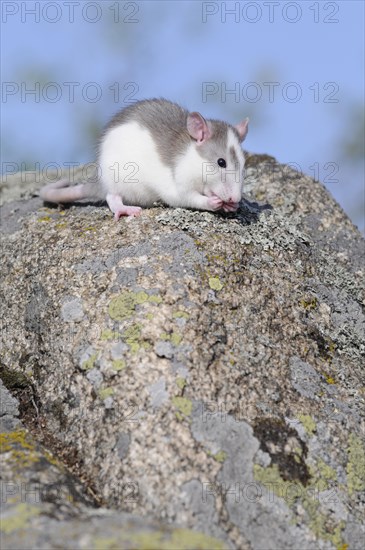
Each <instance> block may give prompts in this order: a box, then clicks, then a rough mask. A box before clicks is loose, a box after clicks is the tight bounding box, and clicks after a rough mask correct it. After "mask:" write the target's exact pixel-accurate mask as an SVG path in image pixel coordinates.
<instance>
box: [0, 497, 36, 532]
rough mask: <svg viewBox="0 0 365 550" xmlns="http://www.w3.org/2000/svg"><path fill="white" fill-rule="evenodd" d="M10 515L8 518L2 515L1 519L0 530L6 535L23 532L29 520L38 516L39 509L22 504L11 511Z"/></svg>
mask: <svg viewBox="0 0 365 550" xmlns="http://www.w3.org/2000/svg"><path fill="white" fill-rule="evenodd" d="M10 513H11V515H9V516H8V517H6V516H5V515H4V514H3V517H2V518H1V530H2V532H3V533H6V534H9V533H13V532H14V531H20V530H25V529H26V528H27V527H28V526H29V524H30V520H31V519H33V518H34V517H35V516H38V515H39V514H40V509H39V508H37V507H36V506H30V505H29V504H26V503H24V502H22V503H20V504H18V505H17V506H15V507H14V508H13V509H11V511H10ZM19 536H20V534H19Z"/></svg>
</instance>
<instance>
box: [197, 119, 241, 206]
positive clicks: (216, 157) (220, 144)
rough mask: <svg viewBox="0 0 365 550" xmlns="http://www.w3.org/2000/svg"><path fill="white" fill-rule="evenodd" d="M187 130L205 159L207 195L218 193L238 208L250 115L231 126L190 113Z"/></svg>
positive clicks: (204, 170) (204, 189)
mask: <svg viewBox="0 0 365 550" xmlns="http://www.w3.org/2000/svg"><path fill="white" fill-rule="evenodd" d="M187 129H188V132H189V134H190V136H191V137H192V138H193V139H194V140H195V141H196V150H197V152H198V153H199V155H200V156H201V157H202V160H203V162H202V183H203V194H204V195H207V196H208V197H209V196H212V195H216V196H217V197H219V198H220V199H221V200H222V201H223V202H224V203H225V204H226V205H227V209H230V210H237V208H238V203H239V202H240V200H241V198H242V188H243V178H244V165H245V158H244V155H243V151H242V149H241V142H242V141H243V140H244V139H245V137H246V134H247V132H248V118H246V119H245V120H243V121H242V122H240V123H239V124H237V125H236V126H230V125H229V124H226V123H225V122H221V121H219V120H208V121H206V120H205V119H204V117H202V115H201V114H200V113H189V115H188V119H187Z"/></svg>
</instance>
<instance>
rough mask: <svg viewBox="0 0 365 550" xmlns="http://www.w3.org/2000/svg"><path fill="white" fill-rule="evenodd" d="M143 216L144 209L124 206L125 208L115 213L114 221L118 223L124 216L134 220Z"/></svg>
mask: <svg viewBox="0 0 365 550" xmlns="http://www.w3.org/2000/svg"><path fill="white" fill-rule="evenodd" d="M141 214H142V208H140V207H139V206H123V208H121V209H119V210H116V211H115V212H114V219H115V220H116V221H118V220H119V218H121V217H122V216H131V217H132V218H133V217H135V216H140V215H141Z"/></svg>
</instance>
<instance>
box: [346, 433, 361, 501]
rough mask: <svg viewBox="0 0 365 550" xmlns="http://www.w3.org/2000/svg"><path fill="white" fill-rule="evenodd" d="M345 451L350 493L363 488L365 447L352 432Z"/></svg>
mask: <svg viewBox="0 0 365 550" xmlns="http://www.w3.org/2000/svg"><path fill="white" fill-rule="evenodd" d="M347 452H348V456H349V458H348V462H347V466H346V472H347V486H348V488H349V493H350V495H352V494H353V493H354V492H355V491H364V490H365V448H364V446H363V444H362V441H361V439H360V438H359V437H357V436H356V435H354V434H350V437H349V447H348V449H347Z"/></svg>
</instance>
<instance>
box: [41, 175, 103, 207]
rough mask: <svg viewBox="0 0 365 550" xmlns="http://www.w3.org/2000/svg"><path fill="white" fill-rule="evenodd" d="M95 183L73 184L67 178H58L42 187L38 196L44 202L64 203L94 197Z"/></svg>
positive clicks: (95, 193)
mask: <svg viewBox="0 0 365 550" xmlns="http://www.w3.org/2000/svg"><path fill="white" fill-rule="evenodd" d="M96 189H97V186H96V184H95V183H80V184H78V185H73V184H72V183H70V182H69V181H67V180H59V181H55V182H53V183H50V184H48V185H46V186H45V187H42V189H41V190H40V191H39V196H40V197H41V199H43V200H44V201H46V202H56V203H66V202H74V201H78V200H80V199H87V198H96V197H97V192H96Z"/></svg>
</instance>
